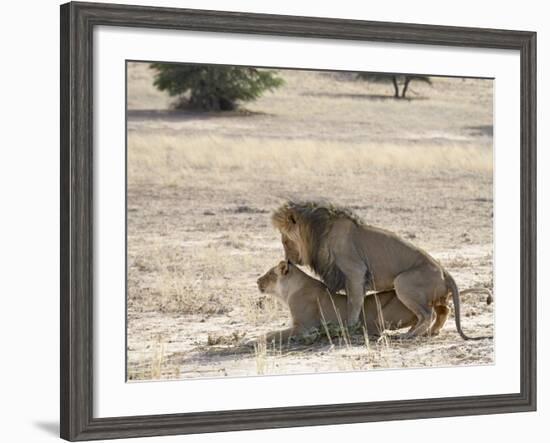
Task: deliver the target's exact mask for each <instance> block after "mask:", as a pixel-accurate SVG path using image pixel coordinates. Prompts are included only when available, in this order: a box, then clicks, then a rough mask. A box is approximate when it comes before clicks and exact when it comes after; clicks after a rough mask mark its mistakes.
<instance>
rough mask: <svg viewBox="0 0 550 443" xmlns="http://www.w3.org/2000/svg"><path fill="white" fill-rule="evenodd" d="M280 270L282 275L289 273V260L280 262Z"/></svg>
mask: <svg viewBox="0 0 550 443" xmlns="http://www.w3.org/2000/svg"><path fill="white" fill-rule="evenodd" d="M279 272H280V273H281V275H286V274H288V261H282V262H281V263H279Z"/></svg>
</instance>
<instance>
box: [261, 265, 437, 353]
mask: <svg viewBox="0 0 550 443" xmlns="http://www.w3.org/2000/svg"><path fill="white" fill-rule="evenodd" d="M258 288H259V290H260V292H262V293H267V294H271V295H275V296H277V297H278V298H279V299H280V300H281V301H282V302H283V303H284V304H285V305H287V306H288V308H289V309H290V315H291V317H292V323H291V327H290V328H288V329H283V330H281V331H274V332H270V333H268V334H267V335H266V339H267V341H268V342H270V341H272V340H276V341H279V340H280V341H282V342H286V341H287V340H288V339H289V338H290V337H292V336H297V335H300V334H303V333H304V332H306V331H307V330H309V329H311V328H318V327H320V326H321V325H322V324H323V323H325V324H327V323H333V324H342V318H345V317H346V310H347V302H346V297H345V296H344V295H338V294H337V295H334V294H331V293H330V292H329V290H328V288H327V287H326V286H325V285H324V284H323V283H322V282H321V281H319V280H316V279H314V278H312V277H310V276H309V275H307V274H306V273H304V272H303V271H301V270H300V269H299V268H298V267H296V266H294V265H293V264H292V263H291V262H290V261H282V262H280V263H279V264H278V265H277V266H275V267H273V268H271V269H270V270H269V271H267V272H266V273H265V274H264V275H262V276H261V277H260V278H259V279H258ZM375 297H378V301H377V300H376V299H375ZM377 304H378V306H377ZM379 311H380V314H378V313H379ZM363 312H364V314H365V317H364V318H361V322H362V324H365V325H366V328H367V331H368V333H369V335H372V336H375V335H379V334H380V333H381V332H382V331H383V330H384V329H399V328H404V327H408V326H411V325H412V324H414V323H415V321H416V316H415V315H414V314H413V313H412V312H411V311H410V310H409V309H407V308H406V307H405V305H403V303H401V302H400V301H399V299H398V298H397V297H396V296H395V292H394V291H386V292H381V293H378V294H376V295H375V296H372V297H368V298H367V299H365V310H364V311H363ZM434 326H435V325H434ZM433 332H435V333H437V332H439V331H436V330H435V329H434V331H433Z"/></svg>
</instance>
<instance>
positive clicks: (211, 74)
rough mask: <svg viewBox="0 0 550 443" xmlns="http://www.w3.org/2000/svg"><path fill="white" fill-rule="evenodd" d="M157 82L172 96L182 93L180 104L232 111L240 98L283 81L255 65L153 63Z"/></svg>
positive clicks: (251, 97) (254, 95)
mask: <svg viewBox="0 0 550 443" xmlns="http://www.w3.org/2000/svg"><path fill="white" fill-rule="evenodd" d="M151 68H152V69H155V70H156V71H157V73H156V75H155V81H154V85H155V86H156V87H157V88H158V89H159V90H161V91H168V93H169V94H170V95H171V96H181V98H180V100H179V102H178V103H177V107H179V108H185V107H191V108H193V109H200V110H205V111H231V110H234V109H236V108H237V103H238V102H246V101H251V100H255V99H257V98H258V97H260V95H262V93H263V92H264V91H268V90H273V89H275V88H278V87H279V86H281V85H282V84H283V80H282V79H281V78H280V77H278V76H277V75H276V73H275V72H273V71H269V70H261V69H256V68H243V67H236V66H212V65H184V64H174V63H153V64H151Z"/></svg>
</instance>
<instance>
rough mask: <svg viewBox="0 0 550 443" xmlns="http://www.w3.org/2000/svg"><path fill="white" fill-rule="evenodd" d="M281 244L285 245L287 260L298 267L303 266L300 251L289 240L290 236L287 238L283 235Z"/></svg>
mask: <svg viewBox="0 0 550 443" xmlns="http://www.w3.org/2000/svg"><path fill="white" fill-rule="evenodd" d="M281 242H282V243H283V248H284V250H285V258H286V259H287V260H290V261H291V262H292V263H295V264H297V265H303V262H302V258H301V256H300V251H299V249H298V247H297V245H296V243H295V242H293V241H292V240H291V239H290V238H288V236H286V235H285V234H282V235H281Z"/></svg>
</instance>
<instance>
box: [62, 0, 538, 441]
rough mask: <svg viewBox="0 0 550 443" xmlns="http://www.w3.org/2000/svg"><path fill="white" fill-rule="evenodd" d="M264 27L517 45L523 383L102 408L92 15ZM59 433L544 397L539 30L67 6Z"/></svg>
mask: <svg viewBox="0 0 550 443" xmlns="http://www.w3.org/2000/svg"><path fill="white" fill-rule="evenodd" d="M99 25H106V26H122V27H137V28H161V29H179V30H193V31H215V32H232V33H244V34H266V35H275V36H292V37H301V38H311V37H314V38H329V39H346V40H365V41H378V42H391V43H415V44H430V45H444V46H458V47H471V48H498V49H510V50H516V51H519V54H520V60H521V61H520V64H521V85H520V87H521V104H520V106H521V109H520V111H521V122H520V124H521V146H520V156H521V161H520V168H521V175H520V181H521V214H520V217H521V233H520V235H521V257H520V260H521V265H520V270H519V271H520V275H521V291H520V299H521V301H520V305H521V308H520V309H521V310H520V321H521V337H520V343H521V350H520V357H521V361H520V362H519V363H520V368H521V370H520V377H521V380H520V385H521V389H520V393H518V394H500V395H484V396H470V397H452V398H449V397H448V398H432V399H428V398H426V399H418V400H402V401H384V402H368V403H349V404H336V405H330V404H328V405H327V404H324V405H317V406H301V407H282V408H270V409H253V410H234V411H210V412H197V413H183V414H168V415H147V416H126V417H108V418H95V417H93V414H92V411H93V408H92V406H93V364H92V362H93V352H92V351H93V329H92V328H93V321H92V320H93V319H92V312H93V309H92V305H93V297H92V294H93V287H92V286H93V272H94V270H93V247H92V245H93V229H92V224H93V173H92V164H93V144H92V132H93V126H92V119H93V103H92V97H93V91H92V54H93V50H92V49H93V48H92V45H93V38H92V36H93V29H94V27H95V26H99ZM60 70H61V115H60V119H61V124H60V131H61V158H60V160H61V183H60V186H61V205H60V206H61V210H60V217H61V257H60V260H61V275H60V279H61V300H60V301H61V303H60V309H61V311H60V313H61V342H60V346H61V362H60V364H61V374H60V375H61V394H60V395H61V411H60V412H61V426H60V429H61V431H60V433H61V437H62V438H64V439H66V440H70V441H77V440H92V439H107V438H123V437H144V436H153V435H173V434H189V433H203V432H221V431H237V430H246V429H262V428H281V427H293V426H313V425H327V424H341V423H357V422H371V421H381V420H402V419H418V418H429V417H447V416H460V415H477V414H496V413H509V412H520V411H534V410H535V409H536V33H534V32H525V31H509V30H495V29H477V28H462V27H448V26H433V25H420V24H404V23H383V22H370V21H357V20H341V19H330V18H313V17H296V16H281V15H264V14H249V13H236V12H219V11H202V10H188V9H173V8H157V7H143V6H123V5H114V4H100V3H67V4H64V5H62V6H61V66H60Z"/></svg>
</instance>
